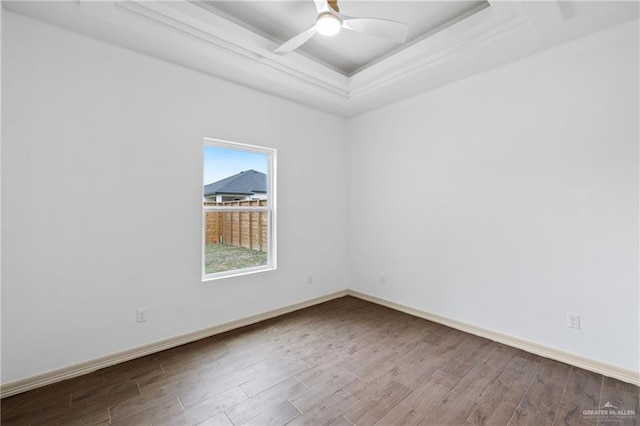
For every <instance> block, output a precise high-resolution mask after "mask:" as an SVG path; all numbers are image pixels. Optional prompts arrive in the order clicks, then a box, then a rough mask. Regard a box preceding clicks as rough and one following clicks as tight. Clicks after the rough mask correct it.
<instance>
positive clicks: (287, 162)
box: [2, 11, 347, 383]
mask: <svg viewBox="0 0 640 426" xmlns="http://www.w3.org/2000/svg"><path fill="white" fill-rule="evenodd" d="M2 30H3V43H4V45H3V70H2V71H3V72H2V85H3V89H4V90H3V99H2V101H3V106H4V108H3V111H2V121H3V128H2V131H3V135H2V136H3V145H2V150H3V151H2V197H3V200H2V201H3V212H2V213H3V217H2V220H3V223H2V228H3V235H2V255H3V264H4V268H3V270H2V302H3V304H2V367H3V368H2V372H3V375H2V382H3V383H7V382H11V381H14V380H17V379H21V378H24V377H27V376H30V375H33V374H36V373H41V372H44V371H48V370H51V369H55V368H59V367H64V366H68V365H72V364H75V363H78V362H81V361H85V360H88V359H91V358H94V357H98V356H102V355H106V354H109V353H112V352H115V351H119V350H123V349H126V348H131V347H135V346H139V345H142V344H144V343H148V342H152V341H155V340H159V339H163V338H167V337H171V336H175V335H179V334H183V333H186V332H190V331H194V330H197V329H200V328H204V327H208V326H212V325H215V324H219V323H223V322H226V321H230V320H234V319H238V318H243V317H247V316H249V315H252V314H256V313H259V312H263V311H266V310H269V309H273V308H278V307H282V306H285V305H288V304H291V303H295V302H298V301H302V300H307V299H310V298H313V297H315V296H320V295H323V294H327V293H331V292H334V291H337V290H341V289H344V288H346V287H347V282H346V277H347V267H346V258H347V256H346V239H345V234H346V222H347V213H346V207H345V204H346V188H345V185H344V181H345V176H346V166H345V163H344V161H345V157H346V148H345V144H344V120H343V119H340V118H337V117H333V116H331V115H329V114H325V113H321V112H318V111H315V110H312V109H310V108H306V107H303V106H300V105H297V104H293V103H291V102H288V101H284V100H281V99H278V98H276V97H272V96H269V95H265V94H262V93H259V92H256V91H252V90H249V89H245V88H242V87H239V86H235V85H233V84H230V83H227V82H224V81H220V80H217V79H214V78H212V77H210V76H206V75H203V74H199V73H197V72H194V71H190V70H187V69H184V68H181V67H178V66H175V65H171V64H168V63H164V62H161V61H159V60H155V59H152V58H149V57H145V56H142V55H139V54H137V53H134V52H131V51H127V50H124V49H122V48H118V47H115V46H112V45H109V44H105V43H102V42H99V41H96V40H94V39H91V38H87V37H84V36H81V35H78V34H75V33H71V32H68V31H65V30H61V29H59V28H56V27H52V26H50V25H48V24H44V23H42V22H39V21H35V20H31V19H29V18H26V17H23V16H20V15H16V14H13V13H10V12H7V11H4V16H3V28H2ZM205 136H208V137H213V138H222V139H226V140H235V141H239V142H244V143H249V144H257V145H264V146H269V147H275V148H277V149H278V208H279V212H278V213H279V225H280V227H279V233H278V255H279V258H278V266H279V268H278V270H277V271H275V272H266V273H260V274H254V275H250V276H244V277H241V278H232V279H226V280H219V281H214V282H209V283H205V284H203V283H202V282H201V279H200V268H201V266H200V265H201V247H200V242H201V203H202V164H201V162H202V144H203V137H205ZM329 170H330V171H331V173H327V171H329ZM327 187H328V188H331V193H332V200H331V201H330V204H327V200H326V199H319V198H314V197H305V198H304V200H300V199H299V195H300V194H309V193H322V192H325V191H326V188H327ZM343 188H344V189H343ZM97 200H99V201H97ZM328 236H330V237H328ZM309 272H313V274H314V284H313V285H309V284H307V278H306V277H307V273H309ZM140 306H146V307H148V313H149V320H148V322H146V323H143V324H136V322H135V311H136V308H137V307H140Z"/></svg>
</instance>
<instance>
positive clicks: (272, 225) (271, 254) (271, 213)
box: [200, 138, 277, 282]
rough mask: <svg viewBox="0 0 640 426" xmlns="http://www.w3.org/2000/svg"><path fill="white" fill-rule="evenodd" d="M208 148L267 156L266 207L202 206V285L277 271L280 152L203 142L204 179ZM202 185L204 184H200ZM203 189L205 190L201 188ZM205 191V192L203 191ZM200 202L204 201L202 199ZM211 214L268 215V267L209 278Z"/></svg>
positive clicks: (243, 145)
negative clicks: (207, 252)
mask: <svg viewBox="0 0 640 426" xmlns="http://www.w3.org/2000/svg"><path fill="white" fill-rule="evenodd" d="M208 146H213V147H216V148H226V149H234V150H237V151H246V152H254V153H258V154H265V155H266V156H267V205H266V206H264V207H262V206H256V207H246V206H245V207H242V206H238V207H233V206H204V204H203V206H202V242H201V248H202V281H203V282H204V281H213V280H219V279H221V278H228V277H237V276H241V275H248V274H255V273H258V272H264V271H272V270H275V269H277V244H276V199H277V197H276V168H277V167H276V164H277V163H276V157H277V150H276V149H275V148H267V147H263V146H258V145H249V144H245V143H240V142H231V141H226V140H222V139H214V138H204V146H203V149H202V155H203V160H202V164H203V168H202V174H203V176H204V151H205V148H206V147H208ZM200 182H202V180H201V181H200ZM200 188H202V186H201V187H200ZM201 190H202V189H201ZM200 198H201V200H202V199H204V197H202V196H201V197H200ZM212 211H233V212H256V211H258V212H260V211H264V212H267V264H266V265H260V266H254V267H251V268H242V269H234V270H230V271H222V272H214V273H211V274H207V273H206V272H205V258H206V213H207V212H212Z"/></svg>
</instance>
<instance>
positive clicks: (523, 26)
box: [2, 0, 639, 117]
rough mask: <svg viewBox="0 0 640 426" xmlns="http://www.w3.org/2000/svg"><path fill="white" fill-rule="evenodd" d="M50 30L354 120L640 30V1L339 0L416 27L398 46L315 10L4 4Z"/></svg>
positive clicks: (129, 1) (239, 2)
mask: <svg viewBox="0 0 640 426" xmlns="http://www.w3.org/2000/svg"><path fill="white" fill-rule="evenodd" d="M2 5H3V7H4V8H5V9H7V10H10V11H13V12H17V13H21V14H24V15H27V16H31V17H34V18H37V19H41V20H44V21H47V22H50V23H53V24H55V25H59V26H62V27H65V28H68V29H71V30H73V31H78V32H80V33H84V34H87V35H89V36H92V37H96V38H99V39H101V40H105V41H108V42H111V43H115V44H118V45H120V46H124V47H126V48H129V49H133V50H135V51H138V52H141V53H143V54H146V55H151V56H154V57H157V58H160V59H162V60H166V61H169V62H173V63H176V64H179V65H182V66H186V67H189V68H192V69H195V70H198V71H201V72H204V73H207V74H210V75H213V76H216V77H218V78H222V79H225V80H228V81H232V82H235V83H238V84H241V85H244V86H248V87H251V88H255V89H258V90H261V91H264V92H267V93H271V94H274V95H277V96H280V97H284V98H287V99H290V100H293V101H295V102H299V103H302V104H305V105H308V106H311V107H313V108H317V109H321V110H325V111H328V112H331V113H333V114H337V115H341V116H344V117H350V116H354V115H357V114H360V113H363V112H366V111H369V110H371V109H374V108H377V107H380V106H383V105H386V104H389V103H391V102H395V101H397V100H400V99H403V98H406V97H408V96H413V95H415V94H417V93H421V92H424V91H427V90H432V89H434V88H436V87H439V86H441V85H444V84H448V83H451V82H453V81H455V80H458V79H461V78H465V77H468V76H471V75H473V74H477V73H480V72H483V71H486V70H488V69H491V68H493V67H496V66H498V65H500V64H504V63H506V62H509V61H513V60H517V59H519V58H522V57H525V56H528V55H531V54H534V53H536V52H538V51H541V50H544V49H548V48H550V47H553V46H555V45H558V44H561V43H564V42H567V41H570V40H572V39H575V38H578V37H582V36H584V35H587V34H589V33H592V32H595V31H598V30H601V29H603V28H607V27H609V26H612V25H616V24H619V23H622V22H625V21H628V20H632V19H638V16H639V4H638V2H635V1H631V2H629V1H621V2H615V1H571V2H565V1H557V0H546V1H536V2H533V1H527V0H513V1H502V0H488V1H484V0H472V1H431V0H413V1H392V0H388V1H382V0H377V1H376V0H368V1H359V0H341V1H340V9H341V10H340V11H341V13H344V14H346V15H349V16H358V17H377V18H384V19H392V20H397V21H401V22H406V23H408V24H409V39H408V41H407V42H406V43H404V44H401V45H396V44H395V43H392V42H389V41H386V40H383V39H380V38H377V37H373V36H369V35H366V34H362V33H353V32H346V31H345V32H342V31H341V32H340V33H339V34H338V35H337V36H334V37H326V38H325V37H321V36H315V37H314V38H313V39H312V40H310V41H309V42H308V43H306V44H304V45H303V46H302V47H301V48H299V49H297V50H295V51H293V52H288V53H274V50H275V49H276V48H277V47H278V46H279V45H280V44H282V43H283V42H284V41H286V40H288V39H289V38H291V37H292V36H294V35H296V34H298V33H299V32H302V31H304V30H305V29H307V28H309V27H310V26H311V25H312V24H313V22H314V19H315V17H316V11H315V7H314V4H313V0H280V1H243V0H233V1H200V0H193V1H188V0H173V1H150V0H117V1H112V0H105V1H96V0H74V1H44V2H42V1H33V2H32V1H28V0H21V1H3V2H2Z"/></svg>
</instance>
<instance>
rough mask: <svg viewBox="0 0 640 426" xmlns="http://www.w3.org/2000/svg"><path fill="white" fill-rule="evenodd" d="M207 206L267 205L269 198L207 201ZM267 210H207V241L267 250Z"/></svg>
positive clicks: (208, 242)
mask: <svg viewBox="0 0 640 426" xmlns="http://www.w3.org/2000/svg"><path fill="white" fill-rule="evenodd" d="M204 205H205V206H225V207H233V206H239V207H249V206H254V207H255V206H260V207H264V206H266V205H267V200H247V201H223V202H206V203H204ZM267 232H268V230H267V212H264V211H261V212H233V211H224V212H206V213H205V242H206V243H207V244H230V245H234V246H238V247H245V248H248V249H251V250H257V251H267Z"/></svg>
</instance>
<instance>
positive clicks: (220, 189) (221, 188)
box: [204, 170, 267, 196]
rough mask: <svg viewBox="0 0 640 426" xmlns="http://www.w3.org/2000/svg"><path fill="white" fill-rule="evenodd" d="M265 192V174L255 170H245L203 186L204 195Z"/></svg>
mask: <svg viewBox="0 0 640 426" xmlns="http://www.w3.org/2000/svg"><path fill="white" fill-rule="evenodd" d="M256 192H262V193H266V192H267V175H266V174H264V173H262V172H257V171H255V170H245V171H244V172H240V173H238V174H236V175H233V176H229V177H228V178H224V179H222V180H219V181H217V182H214V183H210V184H208V185H205V186H204V195H205V196H209V195H216V194H241V195H252V194H255V193H256Z"/></svg>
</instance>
